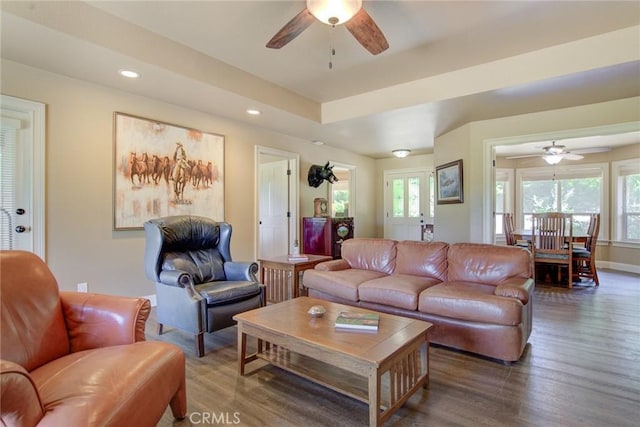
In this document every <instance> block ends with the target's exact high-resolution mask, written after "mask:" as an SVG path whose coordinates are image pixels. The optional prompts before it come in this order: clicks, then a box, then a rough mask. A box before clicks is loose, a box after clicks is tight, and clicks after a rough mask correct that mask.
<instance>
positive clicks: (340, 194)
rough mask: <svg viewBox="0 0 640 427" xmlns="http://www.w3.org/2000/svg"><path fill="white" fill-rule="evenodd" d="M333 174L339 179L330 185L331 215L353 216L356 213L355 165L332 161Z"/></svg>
mask: <svg viewBox="0 0 640 427" xmlns="http://www.w3.org/2000/svg"><path fill="white" fill-rule="evenodd" d="M331 163H332V164H333V165H334V166H333V174H334V175H335V176H336V178H338V181H336V182H334V183H333V184H331V185H329V202H330V204H331V216H333V217H352V216H354V215H355V209H354V207H355V206H354V201H355V173H356V169H355V166H351V165H345V164H340V163H334V162H331Z"/></svg>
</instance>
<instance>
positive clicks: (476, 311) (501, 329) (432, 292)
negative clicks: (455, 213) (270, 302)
mask: <svg viewBox="0 0 640 427" xmlns="http://www.w3.org/2000/svg"><path fill="white" fill-rule="evenodd" d="M531 265H532V264H531V253H530V252H529V251H528V250H526V249H523V248H518V247H508V246H496V245H488V244H478V243H454V244H451V245H449V244H447V243H443V242H429V243H428V242H416V241H403V242H398V241H395V240H389V239H363V238H356V239H349V240H346V241H345V242H344V243H343V244H342V259H338V260H332V261H326V262H324V263H320V264H318V265H317V266H316V267H315V269H313V270H306V271H305V272H304V276H303V284H304V287H305V288H307V289H308V292H309V296H311V297H316V298H321V299H325V300H329V301H334V302H339V303H343V304H349V305H354V306H359V307H363V308H368V309H372V310H376V311H381V312H385V313H391V314H396V315H401V316H407V317H412V318H416V319H421V320H425V321H428V322H431V323H433V324H434V325H435V328H433V332H432V334H431V338H430V339H431V342H433V343H436V344H441V345H444V346H448V347H453V348H457V349H460V350H465V351H470V352H473V353H477V354H481V355H483V356H487V357H490V358H493V359H499V360H503V361H505V362H513V361H517V360H519V359H520V356H521V355H522V352H523V351H524V347H525V345H526V343H527V340H528V339H529V335H531V327H532V319H533V318H532V305H533V303H532V297H533V290H534V281H533V271H532V268H531Z"/></svg>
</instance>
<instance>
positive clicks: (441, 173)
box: [436, 159, 464, 205]
mask: <svg viewBox="0 0 640 427" xmlns="http://www.w3.org/2000/svg"><path fill="white" fill-rule="evenodd" d="M463 196H464V195H463V186H462V159H460V160H456V161H453V162H449V163H445V164H443V165H440V166H437V167H436V203H437V204H438V205H444V204H449V203H463V201H464V197H463Z"/></svg>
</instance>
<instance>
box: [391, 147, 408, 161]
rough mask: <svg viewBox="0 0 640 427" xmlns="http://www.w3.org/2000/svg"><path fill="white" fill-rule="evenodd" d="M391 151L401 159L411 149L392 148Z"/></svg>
mask: <svg viewBox="0 0 640 427" xmlns="http://www.w3.org/2000/svg"><path fill="white" fill-rule="evenodd" d="M391 153H392V154H393V155H394V156H396V157H397V158H399V159H402V158H404V157H407V156H408V155H409V153H411V150H407V149H406V148H401V149H398V150H393V151H392V152H391Z"/></svg>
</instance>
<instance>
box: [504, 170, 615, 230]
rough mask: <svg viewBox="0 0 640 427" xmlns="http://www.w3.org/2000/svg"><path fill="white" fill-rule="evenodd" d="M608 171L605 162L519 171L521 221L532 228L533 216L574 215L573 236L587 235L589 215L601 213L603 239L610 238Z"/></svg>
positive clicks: (524, 226)
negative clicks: (608, 231)
mask: <svg viewBox="0 0 640 427" xmlns="http://www.w3.org/2000/svg"><path fill="white" fill-rule="evenodd" d="M608 175H609V168H608V164H606V163H598V164H581V165H575V166H572V165H569V164H565V165H562V166H561V167H559V166H555V167H543V168H529V169H519V170H518V171H517V181H518V187H519V189H520V191H519V192H518V208H519V209H518V210H519V218H518V219H519V220H520V224H522V228H524V229H525V230H530V229H531V226H532V224H531V221H532V215H533V214H534V213H541V212H563V213H571V214H573V233H574V234H581V233H586V232H587V228H588V227H589V215H590V214H593V213H600V215H601V223H602V224H603V225H601V227H600V237H601V238H603V239H605V238H608V233H607V227H606V226H604V224H606V219H607V217H608V215H607V200H608V190H607V189H608Z"/></svg>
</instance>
